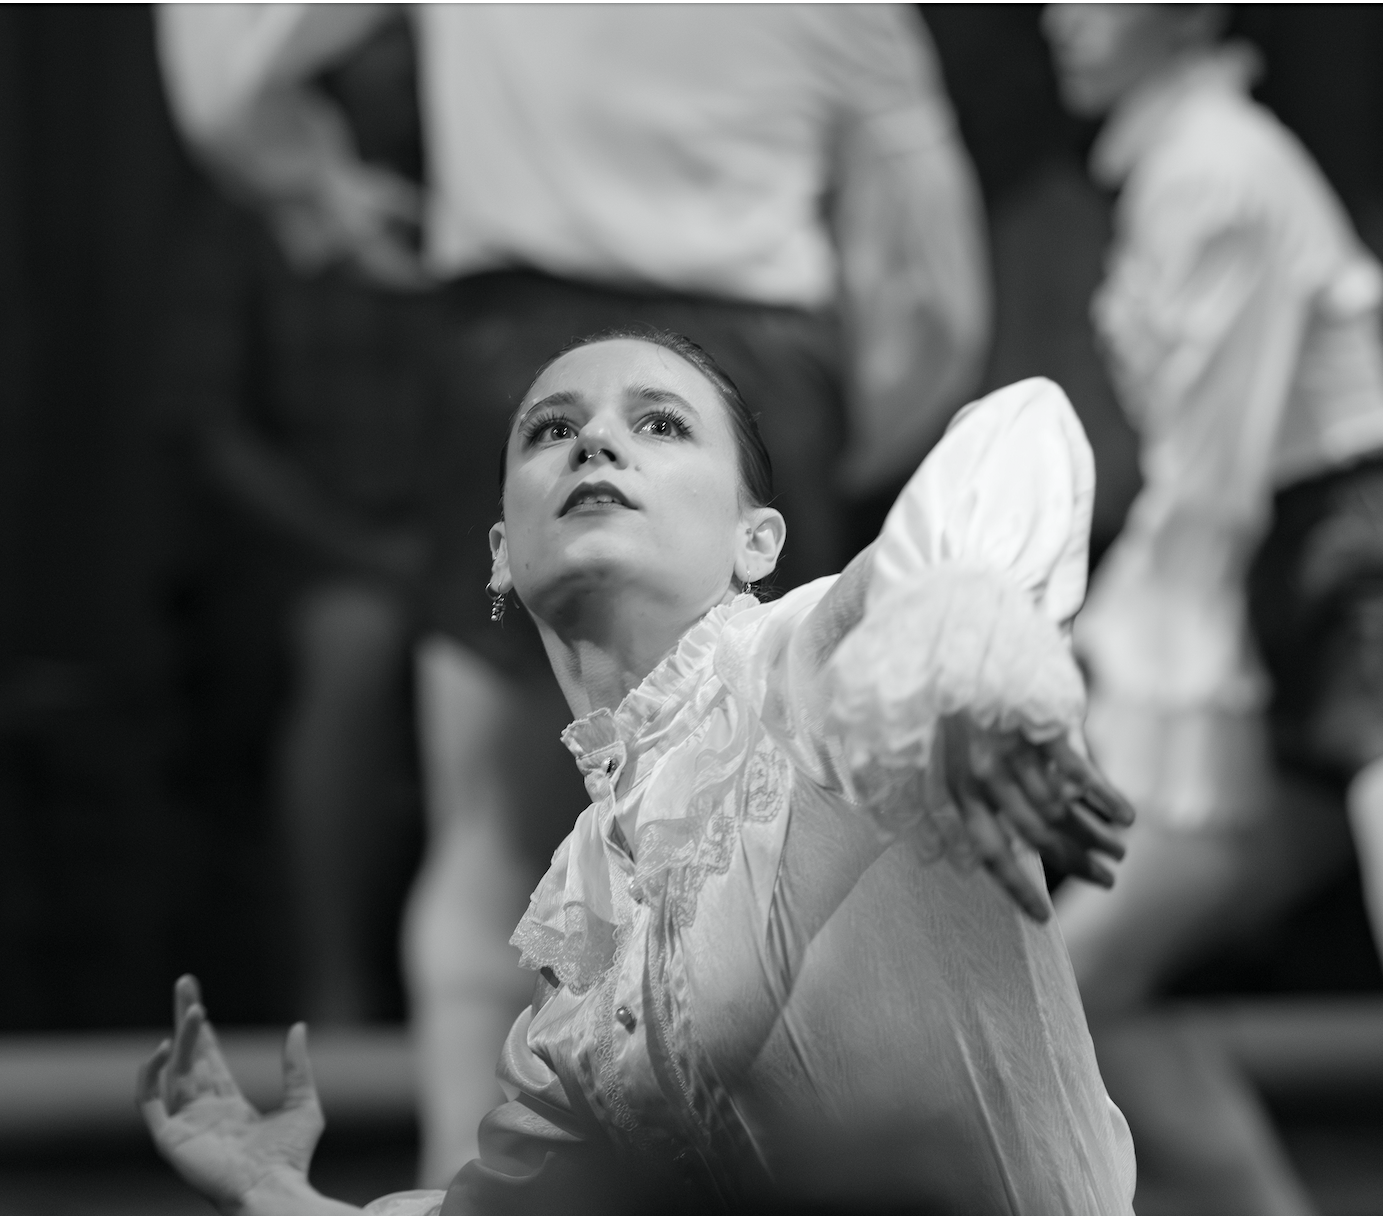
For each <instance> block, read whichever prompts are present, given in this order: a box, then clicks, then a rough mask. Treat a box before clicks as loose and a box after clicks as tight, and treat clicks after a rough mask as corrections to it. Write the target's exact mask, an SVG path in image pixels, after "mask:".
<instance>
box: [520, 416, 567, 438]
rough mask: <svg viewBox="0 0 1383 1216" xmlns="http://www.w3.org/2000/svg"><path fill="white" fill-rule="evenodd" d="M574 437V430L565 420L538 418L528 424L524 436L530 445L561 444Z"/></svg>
mask: <svg viewBox="0 0 1383 1216" xmlns="http://www.w3.org/2000/svg"><path fill="white" fill-rule="evenodd" d="M575 437H576V428H575V427H574V426H572V424H571V423H570V422H569V421H567V419H565V418H539V419H537V420H536V421H535V422H532V423H530V424H529V426H528V430H527V432H526V434H525V436H524V438H525V439H526V440H527V441H528V442H529V443H530V444H534V443H547V442H552V441H555V442H561V441H562V440H564V439H574V438H575Z"/></svg>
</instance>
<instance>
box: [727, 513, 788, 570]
mask: <svg viewBox="0 0 1383 1216" xmlns="http://www.w3.org/2000/svg"><path fill="white" fill-rule="evenodd" d="M741 527H742V529H743V530H742V531H741V533H740V547H739V552H738V553H736V554H735V576H736V577H737V578H738V579H739V580H740V582H742V583H757V582H758V581H759V580H760V579H764V578H767V577H768V576H769V575H770V574H772V573H773V570H774V567H775V566H777V564H778V554H780V553H781V552H782V551H783V542H784V541H785V540H787V535H788V525H787V521H786V520H785V519H784V518H783V513H782V512H781V511H775V510H774V509H773V508H772V507H754V508H753V509H752V510H751V511H750V512H749V513H748V515H747V516H746V517H745V518H744V519H743V520H742V522H741Z"/></svg>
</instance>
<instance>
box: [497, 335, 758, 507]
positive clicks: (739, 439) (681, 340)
mask: <svg viewBox="0 0 1383 1216" xmlns="http://www.w3.org/2000/svg"><path fill="white" fill-rule="evenodd" d="M620 340H629V341H634V342H647V343H649V344H650V345H652V346H661V347H662V348H663V349H664V350H670V351H672V353H673V354H674V355H678V356H680V357H681V358H682V359H684V360H686V362H688V363H690V364H691V365H692V366H693V367H694V368H696V370H697V371H699V372H700V373H701V374H702V375H703V376H705V377H706V379H707V380H709V381H710V382H711V385H712V386H713V387H714V388H715V390H716V393H717V394H718V395H719V396H720V400H721V402H722V404H723V405H724V406H725V411H726V413H727V414H729V415H730V429H731V431H732V432H733V434H734V437H735V450H736V453H737V455H738V458H739V470H740V488H741V490H742V492H743V493H744V496H745V497H746V498H747V499H748V500H749V501H750V502H751V503H752V504H753V505H754V506H756V507H766V506H768V505H769V503H771V502H772V501H773V461H772V460H771V459H770V458H769V455H768V448H767V446H765V444H764V440H763V436H762V435H761V434H759V424H758V421H757V420H756V418H755V416H754V415H753V414H752V413H751V412H750V410H749V406H748V405H746V404H745V401H744V398H743V397H742V396H741V395H740V391H739V389H738V388H737V387H736V386H735V382H734V381H733V380H731V379H730V377H729V375H728V373H727V372H726V371H725V369H724V368H723V367H721V366H720V364H719V363H717V362H716V360H715V358H714V356H712V355H711V353H710V352H709V351H707V350H706V349H705V348H704V347H702V346H699V345H697V343H695V342H693V341H692V340H691V339H690V338H688V337H685V336H684V335H682V334H678V333H673V332H672V331H671V330H668V329H659V328H657V327H656V326H653V325H646V326H645V325H631V326H624V327H620V328H616V329H603V330H601V331H600V332H599V333H595V334H591V335H590V336H589V337H585V338H577V339H576V341H574V342H569V343H568V344H567V345H566V346H564V347H562V349H561V350H559V351H558V352H557V353H556V354H555V355H552V356H551V357H550V358H549V359H547V360H546V361H545V362H544V363H543V365H542V366H541V367H540V368H538V370H537V371H536V372H534V373H533V379H532V380H531V381H529V385H528V389H526V390H525V391H524V397H525V398H526V397H527V396H528V393H529V391H531V390H532V388H533V385H534V384H536V383H537V381H538V377H539V376H541V375H542V374H543V373H544V372H545V371H547V369H548V368H549V367H551V366H552V365H553V364H554V363H556V362H557V360H558V359H560V358H562V357H563V356H564V355H569V354H571V352H572V351H574V350H580V349H581V348H582V347H583V346H594V345H595V344H596V343H597V342H616V341H620ZM522 408H523V404H522V401H521V402H520V404H519V406H518V407H517V408H516V409H515V410H514V414H513V417H512V418H510V420H509V430H508V434H507V435H506V437H505V443H504V447H503V448H502V449H501V451H500V454H499V490H500V495H501V497H503V494H504V479H505V474H506V473H507V472H508V467H509V438H508V437H509V436H510V435H512V434H513V431H514V422H515V420H517V418H518V416H519V410H521V409H522Z"/></svg>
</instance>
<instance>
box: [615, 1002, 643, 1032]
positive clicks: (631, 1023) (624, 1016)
mask: <svg viewBox="0 0 1383 1216" xmlns="http://www.w3.org/2000/svg"><path fill="white" fill-rule="evenodd" d="M615 1021H617V1022H618V1023H619V1024H620V1025H621V1026H623V1027H624V1028H625V1030H627V1031H629V1033H630V1034H633V1033H634V1027H635V1026H637V1025H638V1024H639V1022H638V1019H637V1018H636V1017H635V1016H634V1015H633V1014H632V1013H630V1012H629V1006H628V1005H621V1006H620V1007H619V1008H618V1009H616V1010H615Z"/></svg>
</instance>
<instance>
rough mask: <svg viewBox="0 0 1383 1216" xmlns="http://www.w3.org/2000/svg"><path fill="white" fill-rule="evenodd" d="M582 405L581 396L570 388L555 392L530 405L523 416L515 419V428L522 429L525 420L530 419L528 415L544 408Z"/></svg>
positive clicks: (520, 415)
mask: <svg viewBox="0 0 1383 1216" xmlns="http://www.w3.org/2000/svg"><path fill="white" fill-rule="evenodd" d="M580 404H581V394H580V393H578V392H575V391H573V390H572V389H569V388H564V389H560V390H558V391H557V392H555V393H549V394H548V395H547V396H546V397H540V398H539V399H538V400H537V401H535V402H533V403H532V404H531V405H529V406H528V407H527V408H525V409H524V410H523V412H522V413H521V414H519V416H518V418H517V419H515V421H514V426H515V427H520V426H522V425H523V423H524V420H525V419H526V418H527V417H528V415H529V414H531V413H532V412H533V411H534V410H540V409H543V408H545V407H549V406H558V405H580Z"/></svg>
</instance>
